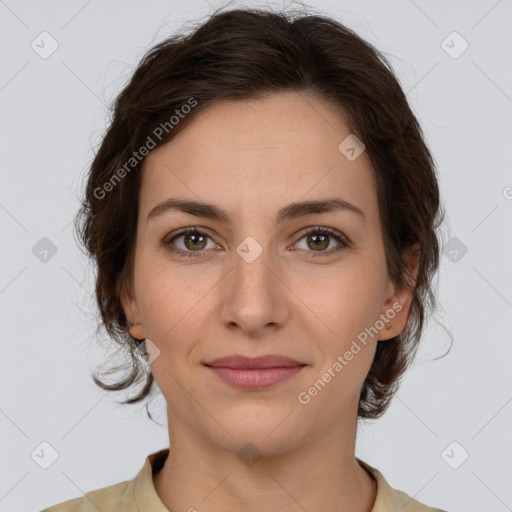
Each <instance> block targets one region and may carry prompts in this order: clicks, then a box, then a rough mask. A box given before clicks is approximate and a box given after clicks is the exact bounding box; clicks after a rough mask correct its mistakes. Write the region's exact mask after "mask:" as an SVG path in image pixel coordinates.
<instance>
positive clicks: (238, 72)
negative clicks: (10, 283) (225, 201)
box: [75, 9, 444, 419]
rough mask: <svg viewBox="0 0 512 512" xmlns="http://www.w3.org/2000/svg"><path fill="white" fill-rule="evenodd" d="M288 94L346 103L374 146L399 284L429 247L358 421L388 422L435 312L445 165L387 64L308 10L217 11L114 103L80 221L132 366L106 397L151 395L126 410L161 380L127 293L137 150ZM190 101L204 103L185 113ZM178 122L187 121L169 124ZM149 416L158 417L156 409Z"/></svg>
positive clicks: (370, 379)
mask: <svg viewBox="0 0 512 512" xmlns="http://www.w3.org/2000/svg"><path fill="white" fill-rule="evenodd" d="M285 91H296V92H299V93H302V92H304V93H313V94H315V95H316V96H317V97H319V98H321V99H324V100H327V101H329V102H331V104H333V105H336V106H339V107H342V109H343V111H344V112H346V115H347V118H346V119H345V121H346V122H347V124H348V126H349V127H350V130H351V133H353V134H356V136H357V137H358V138H359V139H360V140H361V141H362V142H363V143H364V144H365V146H366V151H367V154H368V156H369V158H370V161H371V163H372V166H373V169H374V178H375V183H376V185H377V195H378V204H379V212H380V216H381V219H382V226H383V240H384V248H385V253H386V264H387V269H388V273H389V276H390V278H391V279H392V280H393V281H394V282H395V283H397V284H399V285H404V286H408V285H409V282H410V281H408V279H407V278H408V276H410V273H409V272H408V270H407V267H406V265H405V262H404V260H403V259H402V258H401V256H400V251H401V250H402V249H404V248H405V247H409V246H412V245H413V244H418V245H419V248H420V258H419V266H418V273H417V277H416V281H415V284H414V285H412V287H410V288H409V289H410V290H411V291H413V300H412V303H411V310H410V314H409V319H408V322H407V326H406V328H405V329H404V331H403V332H402V333H400V334H399V335H397V336H395V337H394V338H392V339H390V340H387V341H379V342H378V345H377V349H376V353H375V357H374V360H373V363H372V366H371V369H370V371H369V373H368V376H367V377H366V380H365V382H364V384H363V386H362V388H361V395H360V400H359V408H358V417H359V418H368V419H371V418H377V417H379V416H380V415H382V414H383V413H384V411H385V410H386V409H387V407H388V405H389V403H390V401H391V398H392V396H393V395H394V393H395V392H396V390H397V389H398V385H399V381H400V378H401V376H402V375H403V373H404V372H405V370H406V368H407V367H408V366H409V364H410V363H411V362H412V359H413V357H414V354H415V352H416V349H417V347H418V343H419V340H420V337H421V333H422V330H423V325H424V321H425V315H426V309H427V308H433V307H434V306H435V295H434V292H433V289H432V287H431V280H432V277H433V275H434V273H435V272H436V271H437V269H438V266H439V259H440V250H439V243H438V238H437V235H436V230H437V228H438V226H439V225H440V223H441V221H442V220H443V218H444V211H443V210H442V209H441V206H440V198H439V189H438V182H437V177H436V169H435V164H434V161H433V158H432V156H431V154H430V152H429V149H428V148H427V146H426V144H425V142H424V139H423V133H422V130H421V127H420V126H419V123H418V121H417V119H416V118H415V116H414V114H413V112H412V111H411V108H410V107H409V105H408V102H407V98H406V96H405V94H404V92H403V90H402V88H401V86H400V84H399V82H398V80H397V78H396V77H395V75H394V72H393V70H392V67H391V65H390V64H389V63H388V61H387V60H386V58H385V57H384V56H383V55H382V54H381V53H380V52H379V51H378V50H376V49H375V48H374V47H373V46H372V45H371V44H369V43H368V42H366V41H365V40H364V39H362V38H361V37H360V36H358V35H357V34H356V33H355V32H353V31H352V30H350V29H348V28H347V27H345V26H344V25H342V24H341V23H339V22H337V21H335V20H332V19H330V18H328V17H325V16H322V15H313V14H308V13H304V12H301V13H297V12H295V11H288V12H287V13H286V12H272V11H269V10H254V9H235V10H230V11H225V12H216V13H215V14H213V15H212V16H211V17H210V18H209V19H208V20H207V21H206V22H205V23H203V24H201V25H199V26H197V27H195V28H194V30H192V31H190V32H189V33H183V34H179V35H174V36H172V37H170V38H168V39H166V40H164V41H163V42H161V43H159V44H157V45H156V46H154V47H153V48H151V49H150V50H149V51H148V52H147V53H146V54H145V55H144V56H143V58H142V60H141V61H140V63H139V64H138V66H137V68H136V69H135V72H134V73H133V75H132V76H131V79H130V80H129V83H128V84H127V85H126V87H125V88H124V89H123V90H122V92H121V93H120V94H119V96H118V97H117V98H116V100H115V103H114V104H113V108H112V110H113V111H112V114H111V121H110V124H109V127H108V129H107V131H106V134H105V135H104V137H103V139H102V142H101V145H100V147H99V150H98V151H97V153H96V154H95V156H94V159H93V162H92V165H91V168H90V172H89V174H88V181H87V186H86V191H85V198H84V200H83V202H82V207H81V209H80V211H79V212H78V215H77V218H76V219H75V227H76V230H77V233H78V235H79V238H80V241H81V243H82V244H83V246H84V247H85V249H86V250H87V251H88V254H89V255H90V256H91V257H92V258H94V259H95V261H96V264H97V276H96V290H95V291H96V300H97V303H98V306H99V311H100V314H101V320H102V322H99V325H98V329H99V328H101V327H102V326H104V328H105V329H106V331H107V332H108V334H109V336H110V338H111V339H112V340H114V342H115V343H116V344H118V346H119V347H118V348H119V350H120V351H121V352H123V353H128V354H129V359H130V361H129V364H128V366H126V365H125V366H121V367H117V368H116V369H119V368H121V369H124V370H129V373H128V374H127V375H126V376H125V377H124V378H122V379H121V380H119V381H118V382H115V383H114V384H107V383H105V382H102V381H101V380H100V379H98V378H97V377H96V375H93V380H94V381H95V382H96V384H97V385H98V386H100V387H101V388H103V389H106V390H123V389H125V388H128V387H130V386H131V385H132V384H134V383H138V382H140V381H141V380H143V386H142V389H140V390H139V392H138V393H137V394H136V395H135V396H133V397H132V398H130V399H127V400H125V401H123V402H122V403H125V404H126V403H135V402H139V401H140V400H142V399H144V398H145V397H146V396H147V395H148V394H149V393H150V391H151V390H152V385H153V375H152V373H151V370H150V368H148V365H147V364H145V361H144V357H142V358H140V357H139V351H138V349H137V347H138V345H139V343H140V340H136V339H134V338H133V337H132V336H131V335H130V334H129V332H128V325H127V319H126V317H125V314H124V311H123V308H122V306H121V302H120V298H119V294H120V290H121V286H122V285H123V283H125V282H126V280H130V279H131V278H133V256H134V249H135V237H136V229H137V217H138V198H139V190H140V184H141V172H140V171H141V165H142V162H143V158H140V155H139V153H138V152H139V151H140V153H141V154H143V153H144V152H143V151H141V148H142V147H144V146H145V145H146V146H148V145H149V142H148V141H149V140H150V139H151V140H152V142H153V145H156V146H159V145H161V144H164V143H166V142H168V141H169V140H171V139H172V138H173V137H174V136H175V135H176V134H177V133H179V132H180V131H181V130H182V129H183V128H185V127H186V126H187V125H188V124H189V123H190V122H192V121H193V119H194V118H195V116H196V115H197V114H198V113H199V112H200V111H201V110H203V109H204V108H206V107H207V106H208V105H211V104H212V103H214V102H216V101H219V100H227V99H239V100H249V99H257V98H259V97H262V95H266V94H270V93H278V92H285ZM191 100H192V101H191ZM194 102H195V103H194ZM187 104H188V105H192V104H194V105H195V106H194V108H187V109H185V108H184V105H187ZM180 113H181V114H183V115H180ZM171 116H174V117H175V118H176V119H178V117H179V121H178V122H177V123H176V122H175V121H172V122H171V121H170V119H171ZM159 127H160V128H159ZM162 127H165V129H162ZM157 133H158V134H159V136H158V137H157V136H156V135H155V134H157ZM135 154H137V155H138V156H137V157H136V158H135V157H134V155H135ZM128 162H129V165H127V163H128ZM130 167H131V168H130ZM121 169H124V172H123V171H121ZM441 214H442V215H441ZM113 371H114V369H111V370H109V371H108V373H112V372H113ZM146 410H147V412H148V415H149V417H150V418H151V415H150V414H149V411H148V409H147V402H146Z"/></svg>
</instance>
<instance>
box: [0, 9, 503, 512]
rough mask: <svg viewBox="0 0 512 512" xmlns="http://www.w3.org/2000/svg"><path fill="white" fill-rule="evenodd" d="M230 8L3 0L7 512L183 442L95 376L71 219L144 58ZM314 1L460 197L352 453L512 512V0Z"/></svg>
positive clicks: (389, 474)
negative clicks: (411, 357)
mask: <svg viewBox="0 0 512 512" xmlns="http://www.w3.org/2000/svg"><path fill="white" fill-rule="evenodd" d="M265 4H266V3H265V2H259V3H258V5H265ZM220 5H221V4H219V3H216V2H214V0H195V1H189V2H185V1H181V2H170V1H152V2H143V1H126V0H123V1H111V0H110V1H102V2H100V1H98V0H92V1H91V0H89V1H84V0H76V1H67V2H63V1H60V2H59V1H46V2H36V1H31V2H28V1H15V0H7V1H0V51H1V57H0V58H1V65H0V109H1V116H0V144H1V156H2V161H1V163H0V169H1V189H0V225H1V241H2V242H1V243H2V248H3V250H2V251H1V258H2V261H1V264H0V314H1V328H2V336H3V342H2V357H1V358H0V376H1V383H0V393H1V401H0V433H1V438H2V449H1V457H0V465H1V469H0V512H7V511H9V512H15V511H21V512H29V511H35V510H41V509H42V508H43V507H44V506H49V505H52V504H55V503H58V502H61V501H64V500H67V499H70V498H74V497H77V496H81V495H82V494H83V493H84V492H87V491H89V490H92V489H97V488H100V487H104V486H107V485H112V484H115V483H118V482H121V481H123V480H127V479H131V478H133V477H134V476H135V474H136V472H137V471H138V470H139V469H140V467H141V466H142V464H143V463H144V460H145V457H146V456H147V455H148V454H149V453H150V452H152V451H156V450H158V449H160V448H164V447H166V446H168V437H167V429H166V426H165V412H164V405H165V402H164V400H163V398H162V397H161V396H158V395H157V396H156V397H155V399H154V400H153V401H152V402H151V411H152V412H153V414H154V415H155V417H156V418H157V421H158V422H159V423H161V425H162V426H159V425H155V424H154V423H152V422H150V421H149V420H148V419H147V418H146V415H145V410H144V408H143V406H142V405H135V406H119V405H117V404H116V403H115V401H114V400H115V399H119V398H120V397H119V396H117V397H115V396H113V395H111V394H108V393H106V392H104V391H103V390H101V389H99V388H97V387H96V386H95V385H94V383H93V382H92V380H91V378H90V374H91V371H92V370H93V369H94V367H95V366H96V365H97V363H99V362H100V361H101V360H102V359H103V358H104V357H105V355H106V354H107V352H105V350H104V349H103V348H102V347H101V346H100V344H99V342H98V340H97V339H94V337H93V335H94V326H95V324H94V318H95V304H94V301H93V283H94V281H93V272H92V270H93V268H92V266H91V265H90V263H89V262H88V261H87V259H86V258H85V256H83V255H82V253H81V252H80V251H79V249H78V247H77V244H76V242H75V239H74V237H73V232H72V225H71V224H70V223H71V221H72V219H73V216H74V215H75V213H76V210H77V208H78V206H79V202H78V197H79V194H80V192H81V187H82V179H83V178H82V177H83V174H84V173H85V171H86V169H87V166H88V165H89V164H90V162H91V159H92V155H93V152H92V150H93V148H94V147H96V145H97V144H98V142H99V141H100V137H101V135H102V133H103V130H104V128H105V126H106V122H107V117H106V116H107V109H106V105H107V104H109V102H110V101H112V100H113V99H114V97H115V95H116V94H117V93H118V92H119V91H120V89H121V87H122V86H123V84H124V82H125V80H126V79H127V78H128V77H129V75H130V73H131V72H132V71H133V66H135V65H136V63H137V62H138V60H139V58H140V57H141V56H142V54H143V53H144V51H145V50H147V49H148V48H149V47H150V46H152V45H154V44H156V43H157V42H159V41H161V40H162V39H164V38H166V37H168V36H169V35H170V34H171V33H172V32H173V31H174V30H176V29H178V28H180V27H184V26H185V25H186V24H187V23H190V22H195V21H201V20H203V21H204V20H205V19H206V16H207V15H209V14H210V13H211V12H212V11H213V8H214V7H218V6H220ZM237 5H250V4H248V3H243V4H242V3H234V4H233V7H234V6H237ZM253 5H254V4H253ZM272 5H274V6H280V5H281V4H280V3H277V2H276V3H273V4H272ZM309 5H310V6H312V7H314V8H316V9H317V10H318V12H320V13H325V14H328V15H331V16H333V17H335V18H337V19H338V20H340V21H342V22H343V23H345V24H346V25H348V26H349V27H351V28H353V29H355V30H356V31H357V32H358V33H359V34H360V35H362V36H363V37H365V38H366V39H367V40H369V41H370V42H372V43H373V44H375V45H376V46H377V48H379V49H380V50H381V51H383V52H385V53H386V54H387V55H388V56H389V58H390V60H391V63H392V65H393V66H394V68H395V70H396V71H397V74H398V76H399V79H400V81H401V83H402V85H403V87H404V89H405V90H406V91H407V96H408V98H409V101H410V103H411V106H412V108H413V110H414V111H415V113H416V114H417V116H418V118H419V119H420V121H421V124H422V126H423V128H424V130H425V135H426V137H427V143H428V144H429V145H430V147H431V149H432V152H433V154H434V157H435V159H436V162H437V165H438V168H439V172H440V180H441V187H442V198H443V201H444V202H445V203H446V205H447V222H446V224H445V228H444V232H445V235H444V242H445V243H446V244H445V245H444V254H443V258H442V262H441V270H440V273H439V281H438V290H439V301H440V307H439V310H438V312H437V314H436V316H435V317H434V319H433V320H432V321H430V322H429V324H428V328H427V330H426V332H425V335H424V338H423V345H422V347H421V350H420V352H419V353H418V357H417V359H416V362H415V364H414V366H413V367H412V368H411V369H410V371H409V373H408V374H407V376H406V378H405V379H404V381H403V384H402V386H401V388H400V391H399V393H398V394H397V396H396V397H395V399H394V401H393V403H392V406H391V408H390V409H389V411H388V412H387V413H386V414H385V416H384V417H383V418H381V419H380V420H378V421H376V422H375V423H373V424H367V425H364V426H361V428H360V430H359V432H358V438H357V451H356V455H357V456H358V457H360V458H362V459H363V460H366V461H367V462H368V463H369V464H371V465H373V466H375V467H377V468H378V469H379V470H380V471H381V472H382V473H383V474H384V476H385V477H386V478H387V479H388V481H389V482H390V484H391V485H392V486H393V487H396V488H398V489H401V490H403V491H405V492H407V493H408V494H410V495H411V496H414V497H416V499H418V500H419V501H422V502H424V503H427V504H429V505H431V506H437V507H439V508H442V509H445V510H449V511H451V512H457V511H460V512H462V511H464V512H470V511H482V510H485V511H486V512H488V511H496V512H501V511H506V510H512V485H511V484H512V472H511V470H510V460H511V459H512V442H511V432H512V429H511V424H512V403H511V402H512V376H511V372H510V366H511V365H510V363H511V358H512V336H511V320H512V265H511V263H510V261H511V258H510V256H511V253H512V235H511V225H512V170H511V169H512V168H511V165H510V164H511V135H512V122H511V114H512V71H511V66H510V64H511V54H512V44H511V43H512V30H511V27H512V23H511V21H512V2H511V1H510V0H500V1H495V0H488V1H487V0H486V1H479V2H475V1H472V2H469V1H450V2H446V1H430V2H427V1H425V0H421V1H420V0H415V1H412V0H396V1H388V2H378V1H343V2H340V1H337V2H335V1H331V2H328V1H312V2H311V3H310V4H309ZM43 31H46V32H48V33H49V34H50V35H51V37H52V38H53V39H54V40H55V41H56V42H57V44H58V48H57V50H56V51H55V52H54V53H53V54H52V55H50V56H48V57H47V58H42V56H41V55H40V53H37V52H36V51H35V50H34V49H33V48H32V47H31V45H32V43H33V42H34V45H36V44H38V45H39V47H42V46H43V45H44V48H45V49H46V50H48V49H51V46H50V44H51V40H50V39H48V36H40V34H41V32H43ZM454 31H456V32H458V33H459V34H460V36H461V38H463V39H461V38H459V36H457V35H453V34H452V33H453V32H454ZM41 37H46V38H47V39H45V41H44V43H41ZM464 40H465V41H467V43H468V44H469V46H468V48H467V49H466V51H464V52H463V53H462V54H460V55H458V53H459V52H460V50H462V49H463V46H462V45H463V44H464ZM443 41H445V42H444V43H443ZM38 51H39V52H41V51H42V48H38ZM450 53H451V55H450ZM43 237H46V238H47V239H49V240H50V241H51V244H50V242H48V240H43V241H41V239H42V238H43ZM38 244H39V245H38ZM51 245H53V246H55V249H56V251H57V252H56V253H55V254H52V252H51V250H50V252H49V253H48V254H47V256H46V261H42V260H41V258H42V257H43V256H42V254H43V253H41V252H40V251H42V250H43V249H44V248H45V247H46V248H48V247H49V246H51ZM34 247H35V249H34ZM41 248H43V249H41ZM466 251H467V252H466ZM443 327H445V328H446V329H445V328H443ZM451 337H453V346H452V348H451V351H450V352H449V353H448V354H447V355H446V356H445V357H441V356H442V355H443V354H444V353H446V352H447V351H448V349H449V348H450V344H451V341H452V339H451ZM102 339H105V338H102ZM436 358H439V359H437V360H436ZM121 396H124V395H121ZM43 442H47V443H49V444H50V445H51V446H52V447H53V448H54V449H55V450H56V452H57V453H58V458H57V459H56V460H55V461H54V462H53V464H51V465H50V466H49V467H48V468H47V469H43V468H42V467H40V462H38V463H36V459H37V457H35V456H34V457H32V456H31V454H34V453H35V452H38V451H39V453H41V449H42V448H41V443H43ZM454 442H455V444H452V443H454ZM45 447H46V445H43V451H44V452H45V453H46V454H48V453H50V450H48V449H45ZM465 452H467V454H468V455H469V456H468V458H467V460H465V461H464V462H463V463H462V464H460V463H461V461H462V460H463V455H464V453H465ZM450 464H451V466H457V465H458V467H457V469H454V468H453V467H451V466H450ZM459 464H460V465H459Z"/></svg>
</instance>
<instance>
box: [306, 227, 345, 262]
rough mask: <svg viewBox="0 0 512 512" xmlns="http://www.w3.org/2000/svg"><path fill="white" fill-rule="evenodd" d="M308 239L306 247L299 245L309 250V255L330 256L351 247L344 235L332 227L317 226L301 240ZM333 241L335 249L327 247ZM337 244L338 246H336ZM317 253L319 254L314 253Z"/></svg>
mask: <svg viewBox="0 0 512 512" xmlns="http://www.w3.org/2000/svg"><path fill="white" fill-rule="evenodd" d="M303 239H306V243H305V245H306V247H305V248H304V247H302V248H301V247H299V249H300V250H304V251H306V252H309V253H310V254H308V255H307V257H317V256H329V255H332V254H334V253H337V252H339V251H341V250H343V249H345V248H348V247H349V245H350V244H349V242H348V241H347V240H346V239H345V238H344V237H343V235H342V234H341V233H339V232H337V231H335V230H333V229H331V228H321V227H317V228H314V229H311V230H310V231H308V232H307V233H305V234H304V235H303V236H302V238H301V240H303ZM331 243H333V245H334V249H332V250H329V251H327V250H326V249H327V248H328V247H329V246H330V245H331ZM336 244H337V245H338V247H336ZM314 253H317V254H314Z"/></svg>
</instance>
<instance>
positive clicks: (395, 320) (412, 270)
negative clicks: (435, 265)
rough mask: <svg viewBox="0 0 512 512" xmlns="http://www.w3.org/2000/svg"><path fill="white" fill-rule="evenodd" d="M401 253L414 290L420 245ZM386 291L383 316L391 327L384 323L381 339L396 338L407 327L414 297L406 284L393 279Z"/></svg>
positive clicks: (380, 334)
mask: <svg viewBox="0 0 512 512" xmlns="http://www.w3.org/2000/svg"><path fill="white" fill-rule="evenodd" d="M401 255H402V258H403V260H404V261H405V263H406V265H407V268H406V270H405V271H404V273H405V276H404V278H405V280H406V282H407V283H408V284H409V287H410V288H411V290H414V288H415V285H416V278H417V275H418V266H419V259H420V247H419V245H418V244H414V245H412V246H410V247H406V248H405V249H403V250H402V252H401ZM386 293H387V295H386V299H385V302H384V306H383V310H382V312H381V313H382V314H381V318H382V319H384V323H385V324H386V323H389V324H390V325H391V328H390V329H387V328H386V325H384V327H383V328H382V329H380V330H379V334H378V339H379V340H388V339H391V338H394V337H395V336H397V335H398V334H400V333H401V332H402V331H403V330H404V329H405V326H406V325H407V320H408V318H409V313H410V310H411V303H412V297H413V294H412V291H410V290H409V289H408V288H407V287H406V286H398V285H396V284H394V283H393V282H392V281H391V280H389V281H388V287H387V290H386ZM393 313H394V315H393Z"/></svg>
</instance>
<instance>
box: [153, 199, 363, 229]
mask: <svg viewBox="0 0 512 512" xmlns="http://www.w3.org/2000/svg"><path fill="white" fill-rule="evenodd" d="M172 210H175V211H180V212H184V213H188V214H190V215H194V216H196V217H204V218H207V219H212V220H217V221H220V222H224V223H226V224H229V223H230V222H231V217H230V215H229V213H228V212H227V211H226V210H224V209H222V208H220V207H218V206H215V205H213V204H207V203H203V202H200V201H194V200H190V199H176V198H172V197H171V198H169V199H166V200H165V201H163V202H161V203H159V204H157V205H156V206H154V207H153V208H152V209H151V210H150V212H149V213H148V216H147V219H146V222H148V221H149V220H150V219H153V218H156V217H158V216H160V215H162V214H164V213H166V212H168V211H172ZM334 211H346V212H352V213H355V214H357V215H358V217H359V218H361V220H363V221H365V220H366V217H365V215H364V213H363V211H362V210H361V209H360V208H358V207H357V206H355V205H354V204H352V203H349V202H347V201H345V200H344V199H341V198H337V197H336V198H330V199H315V200H311V201H302V202H295V203H291V204H289V205H288V206H285V207H283V208H281V209H280V210H279V211H278V212H277V215H276V219H275V223H276V224H277V223H279V222H281V221H283V220H285V219H296V218H298V217H302V216H304V215H309V214H312V213H325V212H334Z"/></svg>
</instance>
